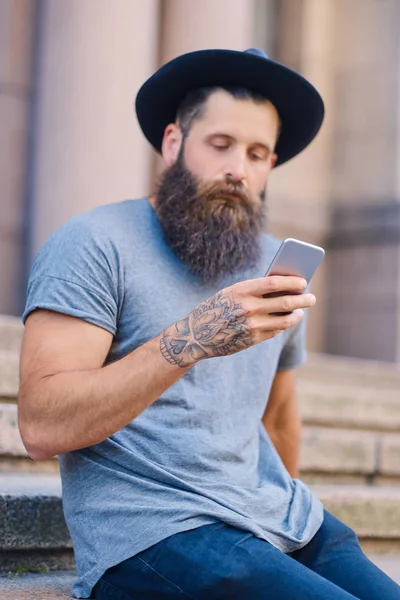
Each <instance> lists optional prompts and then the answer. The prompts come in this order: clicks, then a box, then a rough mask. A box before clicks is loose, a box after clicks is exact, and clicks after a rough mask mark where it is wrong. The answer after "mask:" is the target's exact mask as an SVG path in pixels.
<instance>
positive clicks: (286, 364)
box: [277, 312, 307, 371]
mask: <svg viewBox="0 0 400 600" xmlns="http://www.w3.org/2000/svg"><path fill="white" fill-rule="evenodd" d="M306 315H307V312H306V313H305V315H304V317H303V318H302V320H301V321H300V323H299V324H298V325H296V326H295V327H292V329H290V330H288V331H287V338H286V340H285V342H284V344H283V347H282V350H281V354H280V356H279V362H278V369H277V370H278V371H289V370H291V369H296V368H297V367H300V366H301V365H302V364H303V363H305V361H306V360H307V349H306V327H307V316H306Z"/></svg>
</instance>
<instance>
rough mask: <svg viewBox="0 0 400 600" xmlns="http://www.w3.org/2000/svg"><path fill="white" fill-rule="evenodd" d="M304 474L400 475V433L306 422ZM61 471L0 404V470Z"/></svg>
mask: <svg viewBox="0 0 400 600" xmlns="http://www.w3.org/2000/svg"><path fill="white" fill-rule="evenodd" d="M300 466H301V472H302V475H304V474H306V473H313V474H319V475H322V474H328V475H339V474H343V475H361V476H363V477H369V478H371V477H377V476H380V477H387V478H393V477H394V478H400V436H398V434H397V433H395V432H393V431H390V432H388V431H377V432H374V431H362V430H354V431H351V430H346V429H333V428H330V427H313V426H310V425H305V426H304V428H303V439H302V445H301V454H300ZM10 471H17V472H47V473H52V472H56V471H58V463H57V460H56V459H53V460H49V461H45V462H43V463H42V462H35V461H32V460H31V459H30V458H29V457H28V454H27V452H26V450H25V447H24V445H23V443H22V440H21V437H20V434H19V430H18V422H17V405H16V404H15V403H5V402H3V403H0V472H3V473H4V472H10Z"/></svg>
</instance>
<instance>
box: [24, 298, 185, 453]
mask: <svg viewBox="0 0 400 600" xmlns="http://www.w3.org/2000/svg"><path fill="white" fill-rule="evenodd" d="M112 337H113V336H112V334H111V333H109V332H108V331H106V330H105V329H102V328H100V327H97V326H95V325H92V324H90V323H87V322H86V321H83V320H82V319H77V318H75V317H71V316H68V315H65V314H60V313H56V312H52V311H47V310H37V311H35V312H33V313H32V314H31V315H30V316H29V317H28V320H27V322H26V328H25V334H24V340H23V345H22V352H21V363H20V381H21V383H20V392H19V398H18V421H19V428H20V432H21V436H22V439H23V442H24V444H25V447H26V449H27V451H28V453H29V455H30V456H31V457H32V458H33V459H34V460H46V459H47V458H51V457H52V456H55V455H56V454H61V453H63V452H68V451H70V450H77V449H79V448H85V447H87V446H91V445H93V444H98V443H100V442H102V441H103V440H104V439H106V438H107V437H108V436H110V435H112V434H113V433H115V432H116V431H118V430H119V429H121V428H122V427H125V426H126V425H127V424H128V423H130V421H132V420H133V419H134V418H135V417H136V416H137V415H138V414H140V413H141V412H142V411H143V410H144V409H145V408H147V407H148V406H149V405H150V404H152V403H153V402H154V401H155V400H156V399H157V398H158V397H159V396H160V395H161V394H162V393H163V392H164V391H165V390H166V389H168V388H169V387H170V386H171V385H172V384H173V383H175V381H177V380H178V379H180V378H181V377H182V376H183V375H184V374H185V373H186V372H187V371H188V370H189V367H188V368H182V367H179V366H178V365H171V364H169V363H168V362H167V361H166V360H165V359H164V357H163V356H162V354H161V352H160V340H161V337H162V335H160V336H158V337H156V338H154V339H152V340H150V341H149V342H147V343H145V344H143V346H141V347H140V348H138V349H137V350H134V351H133V352H131V353H130V354H128V355H127V356H125V357H124V358H122V359H121V360H119V361H117V362H115V363H112V364H109V365H107V366H105V367H103V364H104V361H105V359H106V356H107V354H108V351H109V349H110V346H111V343H112Z"/></svg>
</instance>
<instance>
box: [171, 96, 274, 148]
mask: <svg viewBox="0 0 400 600" xmlns="http://www.w3.org/2000/svg"><path fill="white" fill-rule="evenodd" d="M219 90H224V91H226V92H228V93H229V94H231V96H233V97H234V98H237V99H238V100H253V101H254V102H268V98H265V96H262V95H261V94H258V93H256V92H252V91H251V90H248V89H246V88H240V87H225V86H224V87H219V86H215V87H201V88H196V89H195V90H191V91H190V92H188V94H186V96H185V97H184V99H183V100H182V102H181V103H180V104H179V107H178V110H177V114H176V118H177V120H178V121H179V125H180V128H181V131H182V134H183V139H185V138H187V136H188V135H189V132H190V129H191V127H192V125H193V123H194V121H196V120H197V119H200V118H201V117H202V116H203V115H204V107H205V104H206V102H207V100H208V98H209V97H210V96H211V95H212V94H213V93H214V92H217V91H219Z"/></svg>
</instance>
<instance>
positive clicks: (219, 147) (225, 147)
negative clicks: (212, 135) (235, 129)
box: [213, 144, 228, 150]
mask: <svg viewBox="0 0 400 600" xmlns="http://www.w3.org/2000/svg"><path fill="white" fill-rule="evenodd" d="M213 147H214V148H215V149H216V150H227V149H228V146H226V145H225V146H219V145H218V144H213Z"/></svg>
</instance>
